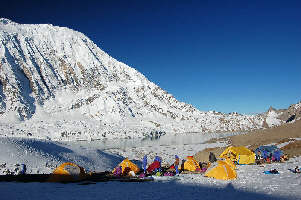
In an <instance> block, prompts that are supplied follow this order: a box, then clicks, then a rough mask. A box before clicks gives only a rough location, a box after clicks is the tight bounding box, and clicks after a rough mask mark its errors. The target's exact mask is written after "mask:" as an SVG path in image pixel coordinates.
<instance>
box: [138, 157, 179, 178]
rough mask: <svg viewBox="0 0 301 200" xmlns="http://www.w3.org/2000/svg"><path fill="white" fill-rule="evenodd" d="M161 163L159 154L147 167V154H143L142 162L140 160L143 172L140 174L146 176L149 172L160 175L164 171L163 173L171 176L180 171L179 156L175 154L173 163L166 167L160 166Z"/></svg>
mask: <svg viewBox="0 0 301 200" xmlns="http://www.w3.org/2000/svg"><path fill="white" fill-rule="evenodd" d="M161 163H162V159H161V158H160V157H159V156H156V157H155V159H154V161H153V162H152V163H151V164H150V165H149V166H148V167H147V156H146V155H145V156H144V157H143V162H142V168H143V173H142V174H141V175H140V176H146V175H151V174H157V175H162V173H165V174H164V175H168V176H172V175H175V174H179V173H180V171H179V164H180V158H179V156H177V155H175V161H174V163H173V164H172V165H171V166H170V167H169V168H167V169H166V168H162V166H161Z"/></svg>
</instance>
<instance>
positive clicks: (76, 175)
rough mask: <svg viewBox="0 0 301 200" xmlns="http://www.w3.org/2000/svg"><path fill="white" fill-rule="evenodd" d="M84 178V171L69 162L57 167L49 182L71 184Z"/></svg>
mask: <svg viewBox="0 0 301 200" xmlns="http://www.w3.org/2000/svg"><path fill="white" fill-rule="evenodd" d="M85 177H86V173H85V169H84V168H82V167H80V166H78V165H76V164H74V163H71V162H66V163H63V164H61V165H60V166H58V167H57V168H56V169H55V170H54V171H53V172H52V174H51V175H50V177H49V179H48V181H50V182H73V181H80V180H82V179H84V178H85Z"/></svg>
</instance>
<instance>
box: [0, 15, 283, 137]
mask: <svg viewBox="0 0 301 200" xmlns="http://www.w3.org/2000/svg"><path fill="white" fill-rule="evenodd" d="M0 43H1V45H0V99H1V102H0V135H2V136H25V137H35V138H49V139H56V140H60V139H64V140H67V139H72V140H73V139H96V138H117V137H119V138H130V137H145V136H155V135H160V134H165V133H181V132H227V131H245V130H250V129H258V128H262V127H263V126H264V124H269V122H270V121H271V120H270V121H269V119H272V118H273V117H275V116H274V115H273V116H271V115H270V114H268V113H267V114H262V115H240V114H237V113H231V114H224V113H217V112H214V111H211V112H202V111H199V110H197V109H196V108H194V107H193V106H191V105H189V104H186V103H183V102H179V101H177V100H176V99H175V98H174V97H173V96H172V95H171V94H169V93H168V92H166V91H164V90H162V89H161V88H160V87H159V86H157V85H155V84H154V83H152V82H150V81H149V80H148V79H147V78H146V77H145V76H143V75H142V74H141V73H139V72H138V71H136V70H135V69H133V68H131V67H129V66H127V65H125V64H124V63H121V62H119V61H117V60H116V59H114V58H112V57H110V56H109V55H108V54H107V53H105V52H104V51H102V50H101V49H100V48H98V47H97V46H96V45H95V44H94V43H93V42H92V41H91V40H90V39H89V38H87V37H86V36H85V35H83V34H82V33H79V32H77V31H74V30H71V29H68V28H64V27H58V26H53V25H50V24H38V25H32V24H18V23H15V22H12V21H10V20H9V19H4V18H1V19H0ZM276 118H277V117H276ZM279 120H280V121H279V123H283V120H285V119H284V118H283V119H282V118H280V119H279ZM275 125H277V124H275Z"/></svg>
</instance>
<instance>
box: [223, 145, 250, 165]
mask: <svg viewBox="0 0 301 200" xmlns="http://www.w3.org/2000/svg"><path fill="white" fill-rule="evenodd" d="M219 157H220V158H225V159H226V158H229V159H230V160H231V161H232V162H234V163H237V164H239V165H243V164H253V163H255V153H253V152H252V151H251V150H249V149H248V148H246V147H244V146H240V147H233V146H230V147H228V148H227V149H226V150H225V151H224V152H223V153H222V154H221V155H220V156H219Z"/></svg>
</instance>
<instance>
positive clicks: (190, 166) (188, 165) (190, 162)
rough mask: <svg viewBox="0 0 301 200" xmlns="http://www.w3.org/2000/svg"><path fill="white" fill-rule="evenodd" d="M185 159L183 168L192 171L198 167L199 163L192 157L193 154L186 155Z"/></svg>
mask: <svg viewBox="0 0 301 200" xmlns="http://www.w3.org/2000/svg"><path fill="white" fill-rule="evenodd" d="M186 159H187V160H186V161H185V162H184V170H188V171H191V172H194V171H196V169H200V165H199V163H198V162H197V161H196V160H195V159H194V157H193V156H187V158H186Z"/></svg>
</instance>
